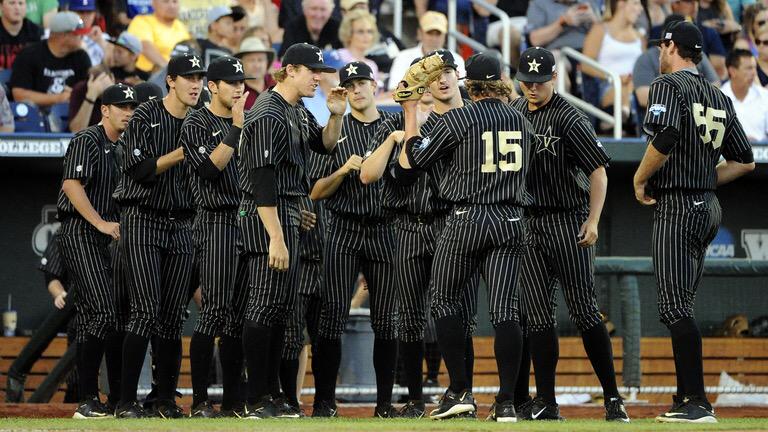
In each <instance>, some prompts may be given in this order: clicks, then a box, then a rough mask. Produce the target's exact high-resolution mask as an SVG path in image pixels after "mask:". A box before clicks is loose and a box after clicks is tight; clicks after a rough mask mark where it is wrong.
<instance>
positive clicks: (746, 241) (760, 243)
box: [741, 229, 768, 260]
mask: <svg viewBox="0 0 768 432" xmlns="http://www.w3.org/2000/svg"><path fill="white" fill-rule="evenodd" d="M741 247H743V248H744V250H745V251H746V252H747V258H750V259H753V260H768V229H745V230H741Z"/></svg>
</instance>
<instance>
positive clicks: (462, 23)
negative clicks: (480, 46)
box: [413, 0, 498, 56]
mask: <svg viewBox="0 0 768 432" xmlns="http://www.w3.org/2000/svg"><path fill="white" fill-rule="evenodd" d="M449 1H453V2H455V3H456V30H458V31H459V32H461V33H463V34H465V35H468V36H471V37H472V38H473V39H475V40H477V41H485V39H486V34H487V32H488V16H489V15H490V12H488V10H486V9H484V8H482V7H481V6H479V5H477V4H473V3H472V2H471V1H470V0H413V4H414V6H415V8H416V16H417V17H419V18H421V17H422V16H423V15H424V14H425V13H427V11H434V12H439V13H441V14H444V15H447V14H448V2H449ZM497 2H498V0H492V1H491V2H490V3H491V4H493V5H496V3H497ZM460 53H461V54H463V55H465V56H469V55H472V49H471V48H470V47H469V46H466V45H462V48H461V50H460Z"/></svg>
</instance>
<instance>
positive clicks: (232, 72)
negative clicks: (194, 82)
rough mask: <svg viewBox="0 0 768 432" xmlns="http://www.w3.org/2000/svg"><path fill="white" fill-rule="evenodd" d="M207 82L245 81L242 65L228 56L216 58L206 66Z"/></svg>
mask: <svg viewBox="0 0 768 432" xmlns="http://www.w3.org/2000/svg"><path fill="white" fill-rule="evenodd" d="M207 78H208V81H218V80H224V81H245V80H246V79H248V77H246V76H245V72H244V71H243V63H242V62H240V60H239V59H236V58H234V57H229V56H223V57H218V58H216V59H215V60H213V61H212V62H211V63H209V64H208V73H207Z"/></svg>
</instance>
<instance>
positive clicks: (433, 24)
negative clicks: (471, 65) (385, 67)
mask: <svg viewBox="0 0 768 432" xmlns="http://www.w3.org/2000/svg"><path fill="white" fill-rule="evenodd" d="M447 33H448V18H446V17H445V15H443V14H441V13H439V12H432V11H429V12H426V13H424V15H422V16H421V18H420V19H419V30H418V31H417V33H416V38H417V39H418V40H419V41H420V43H419V44H418V45H416V46H415V47H413V48H409V49H406V50H403V51H400V54H398V55H397V57H395V61H394V62H393V63H392V68H391V69H390V71H389V85H388V86H387V88H388V89H389V90H394V89H395V88H397V83H398V82H400V80H401V79H402V78H403V76H404V75H405V72H406V71H407V70H408V68H409V67H410V66H411V63H412V62H413V61H414V60H415V59H417V58H420V57H423V56H424V55H426V54H427V53H430V52H432V51H436V50H439V49H441V48H443V47H444V46H445V37H446V34H447ZM451 54H452V55H453V58H454V59H456V64H458V66H459V67H458V71H459V76H461V77H464V74H465V71H464V59H463V58H461V56H460V55H459V54H458V53H456V52H455V51H451Z"/></svg>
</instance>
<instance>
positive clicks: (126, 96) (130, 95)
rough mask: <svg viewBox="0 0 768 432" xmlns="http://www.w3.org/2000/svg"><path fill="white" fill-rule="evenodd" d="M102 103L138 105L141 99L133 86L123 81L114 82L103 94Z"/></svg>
mask: <svg viewBox="0 0 768 432" xmlns="http://www.w3.org/2000/svg"><path fill="white" fill-rule="evenodd" d="M101 104H102V105H134V106H136V105H138V104H139V99H138V98H137V97H136V91H135V90H134V89H133V87H131V86H129V85H125V84H123V83H119V84H113V85H111V86H109V87H107V88H106V89H104V92H103V93H102V94H101Z"/></svg>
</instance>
